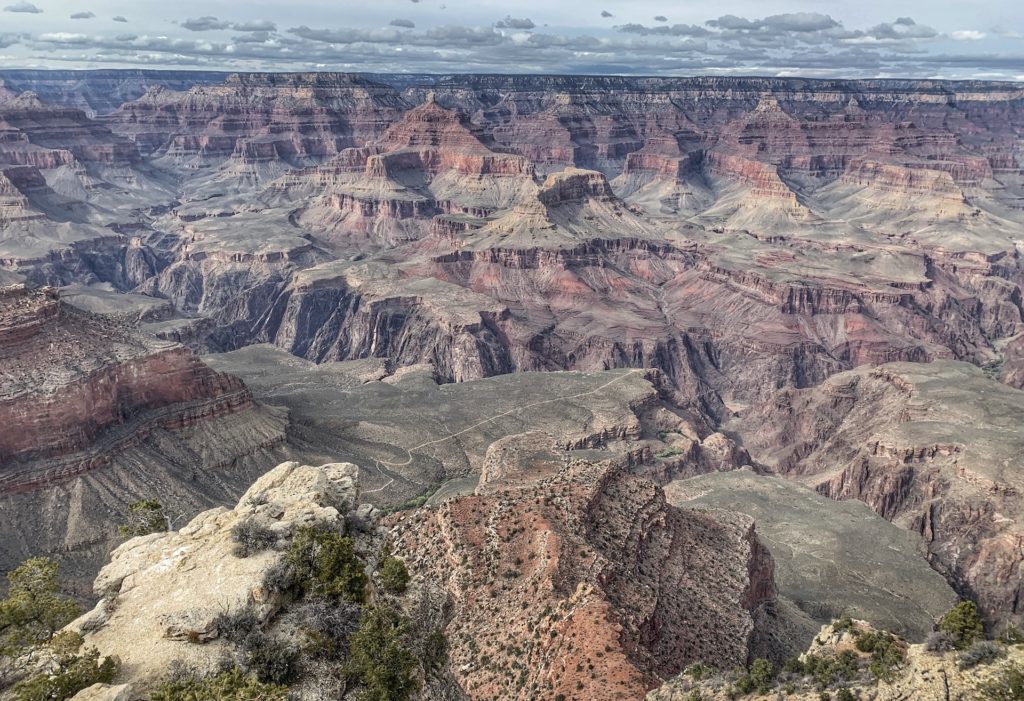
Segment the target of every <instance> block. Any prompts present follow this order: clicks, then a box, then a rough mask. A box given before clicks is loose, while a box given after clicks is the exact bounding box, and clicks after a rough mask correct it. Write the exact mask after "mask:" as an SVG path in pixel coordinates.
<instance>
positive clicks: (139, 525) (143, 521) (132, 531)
mask: <svg viewBox="0 0 1024 701" xmlns="http://www.w3.org/2000/svg"><path fill="white" fill-rule="evenodd" d="M167 524H168V520H167V514H166V513H164V507H163V505H161V504H160V502H158V501H156V500H154V499H142V500H140V501H136V502H134V503H132V504H131V505H129V506H128V523H124V524H121V525H120V526H118V527H117V532H118V533H120V534H121V536H123V537H125V538H137V537H139V536H144V535H149V534H150V533H163V532H164V531H166V530H168V527H167Z"/></svg>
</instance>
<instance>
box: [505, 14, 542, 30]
mask: <svg viewBox="0 0 1024 701" xmlns="http://www.w3.org/2000/svg"><path fill="white" fill-rule="evenodd" d="M494 26H495V27H497V28H498V29H533V28H534V27H536V26H537V25H536V24H534V23H533V20H532V19H530V18H529V17H524V18H522V19H516V18H515V17H505V19H503V20H499V21H498V22H497V23H496V24H495V25H494Z"/></svg>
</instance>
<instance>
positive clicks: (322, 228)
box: [0, 71, 1024, 698]
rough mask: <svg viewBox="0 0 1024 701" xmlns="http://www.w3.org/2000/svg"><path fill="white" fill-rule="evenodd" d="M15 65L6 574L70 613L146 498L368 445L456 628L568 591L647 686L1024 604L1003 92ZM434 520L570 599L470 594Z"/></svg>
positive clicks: (0, 459)
mask: <svg viewBox="0 0 1024 701" xmlns="http://www.w3.org/2000/svg"><path fill="white" fill-rule="evenodd" d="M0 80H2V83H0V417H2V419H3V427H4V428H3V434H2V437H0V508H2V513H3V522H2V523H0V531H2V534H3V536H4V537H3V538H2V541H3V545H2V546H0V558H2V561H0V565H2V566H3V567H4V568H5V569H9V568H10V567H13V566H14V564H16V563H17V562H18V561H20V560H21V559H24V558H25V557H28V556H30V555H33V554H38V553H47V554H51V555H54V556H56V557H59V558H60V559H62V560H63V561H64V562H65V563H67V564H68V568H67V572H68V582H67V585H68V586H69V587H70V588H72V589H73V590H75V591H76V592H78V593H79V594H80V595H82V596H88V586H87V584H88V582H89V581H91V579H92V577H93V576H94V575H95V573H96V571H97V570H98V569H99V566H100V565H101V564H102V562H103V560H104V559H105V557H106V554H107V552H108V551H109V549H110V547H111V546H112V545H113V544H114V543H116V533H115V529H114V525H115V524H116V523H117V522H118V520H119V519H121V518H123V515H124V513H125V511H126V509H127V506H128V504H130V503H131V502H133V501H135V500H136V499H140V498H150V497H153V498H157V499H159V500H160V501H161V502H162V503H164V504H165V505H167V506H168V507H169V509H170V510H171V512H172V514H173V515H174V516H175V517H176V518H181V517H191V516H193V515H194V514H195V513H196V512H197V511H198V510H200V509H201V508H206V507H210V506H215V505H224V504H229V503H230V504H233V503H234V502H235V500H237V498H238V497H239V496H240V495H241V494H242V493H244V492H245V491H246V489H248V487H249V485H250V484H251V483H252V482H253V481H255V480H256V479H257V478H258V477H259V476H260V475H262V474H263V473H264V472H266V471H267V470H269V469H270V468H272V467H274V466H275V465H278V464H279V463H282V462H283V461H285V460H299V461H303V462H306V463H308V464H311V465H313V464H322V463H335V462H339V461H348V462H351V463H352V464H354V465H357V466H358V468H359V481H360V483H361V488H362V496H363V498H365V499H367V500H368V501H370V502H371V503H373V504H375V505H376V506H377V507H382V508H393V507H396V506H399V505H403V504H406V505H407V506H408V503H407V502H409V501H410V500H414V501H413V502H412V503H413V504H415V505H419V506H418V508H416V510H414V511H411V512H409V511H400V512H398V514H396V515H393V516H391V517H389V518H391V519H395V522H394V523H393V524H392V526H393V528H394V532H395V533H396V537H397V538H398V540H399V542H400V543H401V544H402V548H403V549H404V552H405V554H406V556H407V559H408V561H409V563H410V567H411V569H412V570H413V571H414V573H415V574H416V576H418V577H422V578H424V579H425V580H427V581H432V582H439V583H444V582H456V581H463V580H464V581H463V584H461V585H459V586H460V589H459V592H458V595H457V597H456V598H458V597H464V599H465V600H464V601H463V600H461V599H460V601H461V603H460V605H459V614H458V616H457V617H456V618H454V619H453V620H452V622H451V623H450V624H449V625H450V626H451V628H452V630H455V631H459V630H465V629H473V630H479V629H482V628H486V627H487V625H489V622H490V621H493V620H497V619H501V618H502V616H503V615H504V614H508V612H509V607H512V606H514V607H515V608H516V609H517V610H518V609H519V608H520V607H521V608H522V609H523V610H526V609H528V608H529V607H530V606H531V605H544V604H549V605H561V604H558V602H560V601H561V602H566V601H571V602H572V604H573V605H577V604H579V605H580V606H581V608H582V609H583V610H585V611H587V612H588V613H587V616H590V612H593V613H594V616H595V619H594V620H595V621H599V623H594V625H595V626H596V628H595V629H594V630H588V629H587V628H586V624H584V623H583V622H580V623H579V624H578V625H579V628H578V629H577V630H576V631H575V632H574V633H573V634H572V635H571V636H570V637H569V639H570V641H571V640H579V641H584V643H583V644H584V645H586V644H588V643H587V641H590V642H591V643H593V644H595V645H596V644H597V643H596V642H594V641H595V640H600V642H601V644H603V645H606V649H608V650H612V648H614V650H615V651H614V653H613V657H614V658H615V664H614V665H612V666H613V667H614V671H613V672H612V674H614V675H615V679H616V681H615V684H618V685H619V686H621V688H622V689H625V690H626V692H624V693H628V694H632V693H638V692H637V690H638V689H641V690H642V689H644V688H650V687H652V686H653V685H655V684H656V683H657V681H658V680H661V679H664V678H667V677H669V676H671V675H673V674H677V673H678V672H679V671H680V670H681V669H682V667H683V666H684V665H685V664H686V663H688V662H691V661H694V660H705V661H708V662H714V661H718V662H721V661H722V660H726V661H728V662H729V663H742V662H743V661H745V660H746V659H747V658H749V657H751V656H752V655H755V654H767V655H770V656H775V657H779V656H780V655H781V653H782V652H786V653H788V652H792V651H794V650H800V649H804V648H806V647H807V644H808V642H809V641H810V640H811V638H813V637H814V635H815V634H816V633H817V631H818V630H819V628H820V625H821V624H822V623H827V622H828V621H830V620H831V619H832V618H834V617H838V616H840V615H842V614H843V613H852V614H854V615H856V616H857V617H859V618H864V619H866V620H869V621H871V622H873V623H876V624H879V625H884V626H886V627H888V628H892V629H896V630H898V631H900V632H902V633H903V634H905V635H907V636H909V637H912V638H917V639H920V638H921V637H922V636H923V635H924V634H926V632H927V631H928V630H930V629H931V623H932V622H933V621H934V620H935V618H936V617H937V616H938V615H940V614H941V613H942V612H943V611H944V610H945V609H947V608H948V607H949V605H950V604H951V603H952V602H955V601H956V598H957V596H958V595H959V596H961V597H966V598H970V599H972V600H975V601H977V602H978V604H979V606H980V608H981V611H982V613H983V615H984V617H985V620H986V623H988V624H989V625H990V626H992V627H995V626H998V625H1001V624H1003V623H1006V622H1017V623H1021V622H1024V609H1022V606H1024V605H1022V604H1021V603H1020V599H1021V593H1022V584H1024V579H1022V570H1021V567H1022V565H1024V501H1022V496H1021V495H1022V489H1024V475H1022V472H1021V469H1020V465H1021V458H1020V456H1021V455H1022V454H1024V438H1021V436H1020V426H1021V420H1020V419H1021V417H1022V416H1024V392H1022V391H1021V388H1022V387H1024V334H1022V332H1024V302H1022V298H1021V285H1022V284H1024V263H1022V260H1021V254H1022V248H1024V236H1022V232H1024V229H1022V226H1024V175H1022V168H1021V159H1022V158H1024V149H1022V147H1021V143H1022V142H1021V132H1022V130H1024V86H1021V85H1018V84H1009V83H994V82H979V81H972V82H943V81H900V80H875V81H838V80H828V81H818V80H805V79H754V78H679V79H672V78H600V77H559V76H547V77H544V76H541V77H524V76H487V75H478V76H471V75H470V76H426V75H423V76H415V75H404V76H385V75H349V74H329V73H314V74H232V75H227V74H209V73H197V74H190V73H187V72H181V73H173V72H153V73H149V72H145V71H125V72H119V71H98V72H82V73H76V72H71V71H57V72H44V71H7V72H2V71H0ZM549 497H550V499H551V500H553V501H552V502H551V503H550V504H549ZM773 499H777V500H781V501H784V502H785V505H786V508H785V509H777V508H772V507H771V504H772V500H773ZM766 504H767V506H766ZM526 518H530V519H532V521H531V523H532V525H531V526H530V529H529V530H526V531H524V530H522V529H523V528H525V527H524V526H520V527H519V528H520V530H515V529H514V528H513V529H512V531H513V532H511V534H510V533H509V532H508V531H509V528H511V527H510V526H509V527H508V528H506V527H505V526H502V524H505V525H506V526H507V524H510V523H512V522H517V521H516V519H526ZM481 519H484V520H486V521H487V522H488V523H489V524H492V525H491V526H489V527H488V528H489V530H488V529H480V528H479V527H478V526H479V523H480V521H481ZM494 524H497V526H494ZM503 528H504V531H505V532H503V534H501V535H499V534H498V532H497V531H500V530H502V529H503ZM537 533H543V534H546V535H545V536H544V538H542V539H541V540H544V542H545V545H543V547H542V546H541V545H540V544H539V542H538V539H537V538H536V537H534V536H535V535H536V534H537ZM453 540H457V541H459V542H460V543H462V544H464V545H465V544H469V545H465V547H469V548H470V549H471V550H472V551H473V552H474V553H475V554H474V557H480V558H483V559H484V560H487V561H491V560H494V561H505V560H515V559H517V558H518V559H524V558H525V559H531V560H532V559H533V558H532V557H531V555H537V553H542V560H543V561H544V562H546V563H547V564H548V569H543V568H542V569H538V571H537V574H536V576H537V577H538V578H539V580H540V581H543V582H544V585H543V587H544V590H545V591H547V590H549V589H550V590H551V591H554V592H556V593H559V592H560V593H559V594H558V595H557V596H555V595H552V596H551V597H549V598H548V599H545V600H541V599H537V598H536V597H526V598H523V597H518V598H517V597H516V596H511V595H510V596H508V597H502V599H501V601H500V602H499V603H498V604H497V610H494V609H493V608H492V607H493V606H494V605H495V604H493V603H487V604H486V605H484V604H483V603H481V602H487V601H488V600H489V599H493V598H494V592H488V591H487V590H488V587H489V585H488V584H487V583H484V582H478V581H475V580H473V581H470V580H471V575H472V570H473V566H472V565H466V564H465V562H462V563H459V562H458V561H457V559H455V558H454V556H453V555H451V552H449V551H450V549H451V547H453V546H452V542H453ZM549 541H557V543H558V545H557V546H551V545H550V542H549ZM836 543H839V544H841V546H842V547H841V548H840V547H837V546H836V545H835V544H836ZM881 543H884V544H885V546H884V548H882V547H880V544H881ZM830 544H831V545H830ZM460 547H462V546H460ZM881 550H884V552H880V551H881ZM445 553H447V554H445ZM865 562H867V563H877V564H876V565H875V566H866V567H865V566H864V564H863V563H865ZM467 567H468V569H469V571H466V570H467ZM808 568H813V571H815V572H822V573H824V574H821V575H820V576H817V577H810V576H807V571H808ZM854 576H855V577H856V578H857V579H856V581H857V582H859V584H858V586H857V587H854V589H855V591H854V593H853V594H851V593H850V591H849V588H850V586H851V585H850V582H851V581H854V580H852V579H851V577H854ZM467 582H468V583H467ZM638 582H639V583H638ZM684 583H685V586H682V584H684ZM439 586H441V585H439ZM452 586H454V585H452ZM441 588H442V589H443V588H444V587H443V586H441ZM566 588H568V589H570V590H572V591H563V590H566ZM573 591H575V592H576V594H573ZM467 592H468V593H467ZM680 592H683V593H680ZM844 592H845V593H844ZM454 595H455V594H453V596H454ZM574 596H575V597H576V598H573V597H574ZM581 601H582V602H583V604H581V603H580V602H581ZM503 607H504V608H503ZM694 607H696V610H699V611H705V612H708V616H709V618H708V619H707V620H703V619H700V617H699V616H697V617H696V618H697V619H700V620H699V623H694V620H695V618H694V617H695V614H694V613H693V611H694ZM680 621H687V622H688V625H716V626H719V629H720V630H722V631H723V633H722V637H721V639H719V640H716V641H711V642H708V641H706V640H696V639H694V638H693V636H692V631H690V630H686V629H683V628H682V627H681V625H680ZM609 631H614V634H612V633H611V632H609ZM602 636H605V637H607V638H608V639H607V641H606V640H605V637H602ZM612 638H614V640H612ZM494 645H495V646H496V647H495V649H494V650H492V651H491V652H492V654H494V655H495V656H500V655H501V654H502V653H501V650H502V649H503V648H499V647H497V643H496V642H495V643H494ZM619 646H621V650H620V649H619ZM780 651H781V652H780ZM453 652H454V656H455V658H457V659H462V657H463V656H464V651H463V650H461V649H460V648H458V647H456V648H455V649H454V651H453ZM552 673H554V672H552ZM564 673H565V670H562V671H561V672H560V674H563V675H564ZM570 673H571V670H570ZM461 674H462V672H457V673H456V677H459V676H460V675H461ZM568 678H569V679H571V674H570V677H568ZM457 681H459V683H462V682H463V681H465V680H462V679H458V680H457ZM606 681H607V680H606ZM510 683H512V682H509V681H508V680H503V679H502V678H501V677H500V675H497V676H494V675H492V676H487V677H477V678H476V679H475V680H474V681H473V684H476V686H473V687H472V689H476V690H477V691H472V690H470V691H469V692H468V693H469V695H470V696H471V697H474V698H476V697H480V698H484V697H486V698H490V697H491V696H493V695H494V694H495V693H502V691H501V690H502V689H504V688H506V687H503V686H502V685H503V684H510ZM467 684H468V682H467ZM465 688H466V689H470V686H468V685H467V686H466V687H465ZM510 698H511V697H510Z"/></svg>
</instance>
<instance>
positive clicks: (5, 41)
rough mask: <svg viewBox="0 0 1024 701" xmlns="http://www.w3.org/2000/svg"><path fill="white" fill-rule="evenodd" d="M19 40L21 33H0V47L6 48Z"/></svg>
mask: <svg viewBox="0 0 1024 701" xmlns="http://www.w3.org/2000/svg"><path fill="white" fill-rule="evenodd" d="M20 41H21V35H19V34H14V33H10V32H6V33H0V49H6V48H7V47H8V46H14V45H15V44H17V43H19V42H20Z"/></svg>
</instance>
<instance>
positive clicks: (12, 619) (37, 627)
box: [0, 557, 79, 656]
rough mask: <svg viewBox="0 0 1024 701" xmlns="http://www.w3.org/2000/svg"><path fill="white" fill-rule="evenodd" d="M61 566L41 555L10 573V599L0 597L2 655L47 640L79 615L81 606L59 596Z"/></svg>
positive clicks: (8, 591)
mask: <svg viewBox="0 0 1024 701" xmlns="http://www.w3.org/2000/svg"><path fill="white" fill-rule="evenodd" d="M58 572H59V566H58V565H57V563H56V562H54V561H53V560H50V559H48V558H45V557H37V558H33V559H31V560H26V561H25V562H24V563H23V564H21V565H20V566H18V567H17V568H15V569H14V570H13V571H12V572H10V573H8V575H7V584H8V588H7V598H5V599H2V600H0V656H10V655H16V654H18V653H20V652H21V651H22V650H24V649H25V648H27V647H31V646H33V645H41V644H43V643H45V642H47V641H48V640H49V639H50V638H51V637H52V636H53V634H54V633H55V632H56V631H58V630H60V629H61V628H63V627H64V626H66V625H67V624H68V623H70V622H71V621H72V620H74V619H75V617H76V616H78V613H79V609H78V605H77V604H76V603H75V602H73V601H70V600H68V599H64V598H62V597H60V596H59V595H58V593H57V592H58V591H59V587H58V585H57V574H58Z"/></svg>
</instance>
